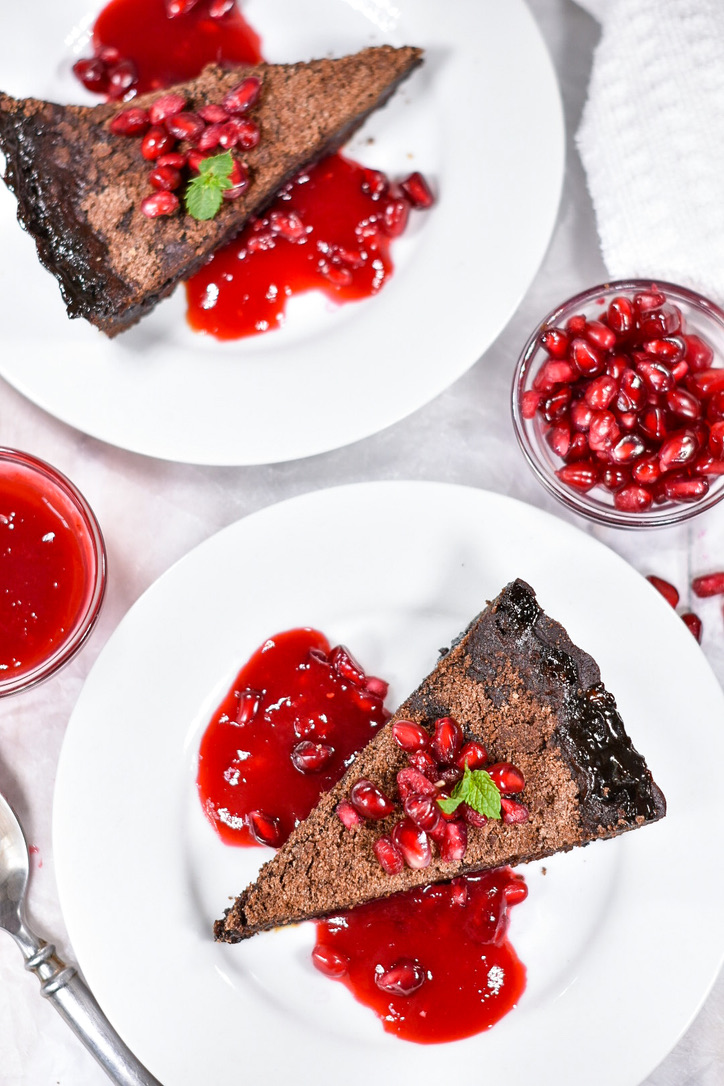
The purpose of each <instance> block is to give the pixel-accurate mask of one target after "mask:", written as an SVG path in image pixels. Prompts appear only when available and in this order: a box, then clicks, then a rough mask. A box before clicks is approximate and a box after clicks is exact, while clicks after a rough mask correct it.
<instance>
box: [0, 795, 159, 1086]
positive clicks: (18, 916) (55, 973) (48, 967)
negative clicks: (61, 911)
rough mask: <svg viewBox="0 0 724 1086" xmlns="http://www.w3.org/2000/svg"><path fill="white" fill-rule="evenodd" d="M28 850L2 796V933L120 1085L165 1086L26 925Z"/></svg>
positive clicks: (75, 977)
mask: <svg viewBox="0 0 724 1086" xmlns="http://www.w3.org/2000/svg"><path fill="white" fill-rule="evenodd" d="M28 868H29V859H28V846H27V844H26V841H25V836H24V834H23V831H22V827H21V825H20V823H19V822H18V820H17V818H16V816H15V814H14V812H13V809H12V807H11V806H10V804H9V803H8V802H7V800H6V799H5V797H4V796H3V795H1V794H0V928H4V929H5V931H8V932H10V934H11V935H12V937H13V938H14V940H15V942H16V943H17V944H18V946H19V947H20V949H21V951H22V952H23V956H24V958H25V968H26V969H29V970H30V971H31V972H33V973H35V975H36V976H37V978H38V980H39V981H40V991H41V993H42V994H43V995H44V996H46V997H47V998H48V999H49V1000H50V1001H51V1002H52V1004H53V1006H54V1007H55V1008H56V1010H57V1011H58V1012H59V1013H60V1014H61V1016H62V1017H63V1018H64V1019H65V1021H66V1022H67V1023H68V1025H69V1026H70V1028H71V1029H72V1030H73V1032H74V1033H75V1034H76V1036H77V1037H79V1038H80V1040H81V1041H82V1042H83V1044H84V1045H85V1046H86V1048H87V1049H88V1051H89V1052H91V1053H92V1054H93V1055H94V1056H95V1058H96V1059H97V1060H98V1062H99V1064H100V1065H101V1067H102V1068H103V1070H104V1071H105V1072H106V1074H107V1075H108V1076H109V1078H111V1079H112V1080H113V1082H116V1083H118V1084H119V1086H161V1084H160V1083H159V1081H158V1079H155V1078H154V1077H153V1075H151V1074H149V1072H148V1071H147V1070H146V1069H145V1067H142V1066H141V1064H140V1063H139V1062H138V1060H137V1059H136V1057H135V1056H134V1055H133V1053H132V1052H131V1050H130V1049H129V1048H127V1047H126V1045H125V1044H124V1043H123V1041H122V1040H121V1038H120V1037H119V1036H118V1034H117V1033H116V1031H115V1030H114V1029H113V1026H112V1025H111V1024H110V1022H109V1021H108V1019H107V1018H106V1016H105V1015H104V1014H103V1011H102V1010H101V1009H100V1007H99V1006H98V1004H97V1003H96V1001H95V998H94V997H93V995H92V993H91V991H90V989H89V988H88V987H87V986H86V985H85V983H84V982H83V981H82V980H81V978H80V977H79V976H78V973H77V972H76V970H75V969H74V968H73V967H72V966H67V965H66V964H65V963H64V962H62V961H61V960H60V958H58V957H57V955H56V953H55V947H54V946H53V944H52V943H46V942H44V941H43V940H42V939H39V938H38V937H37V935H35V934H34V933H33V932H32V931H31V930H30V929H29V928H28V926H27V923H26V921H25V891H26V889H27V884H28Z"/></svg>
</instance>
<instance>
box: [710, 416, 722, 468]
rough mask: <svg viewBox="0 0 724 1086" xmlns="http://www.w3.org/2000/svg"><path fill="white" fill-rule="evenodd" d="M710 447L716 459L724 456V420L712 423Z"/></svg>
mask: <svg viewBox="0 0 724 1086" xmlns="http://www.w3.org/2000/svg"><path fill="white" fill-rule="evenodd" d="M709 449H710V450H711V454H712V456H713V457H715V458H716V459H721V458H722V456H724V421H722V422H715V423H714V424H713V425H712V427H711V429H710V431H709Z"/></svg>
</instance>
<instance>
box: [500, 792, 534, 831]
mask: <svg viewBox="0 0 724 1086" xmlns="http://www.w3.org/2000/svg"><path fill="white" fill-rule="evenodd" d="M500 808H501V811H502V816H501V817H502V819H503V822H505V824H506V826H513V825H515V824H516V823H518V822H527V821H528V808H527V807H526V806H525V804H523V803H519V802H518V801H517V800H515V799H508V797H507V796H501V797H500Z"/></svg>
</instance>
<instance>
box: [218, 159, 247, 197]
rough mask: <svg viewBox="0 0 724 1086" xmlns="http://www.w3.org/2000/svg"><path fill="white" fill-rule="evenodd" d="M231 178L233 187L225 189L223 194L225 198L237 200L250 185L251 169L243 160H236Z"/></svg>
mask: <svg viewBox="0 0 724 1086" xmlns="http://www.w3.org/2000/svg"><path fill="white" fill-rule="evenodd" d="M229 180H230V181H231V188H228V189H224V190H223V192H222V193H221V195H222V197H223V198H224V200H236V199H237V197H239V196H241V194H242V192H246V190H247V189H248V187H249V171H248V170H247V168H246V166H245V165H244V163H243V162H236V161H235V162H234V164H233V166H232V167H231V173H230V174H229Z"/></svg>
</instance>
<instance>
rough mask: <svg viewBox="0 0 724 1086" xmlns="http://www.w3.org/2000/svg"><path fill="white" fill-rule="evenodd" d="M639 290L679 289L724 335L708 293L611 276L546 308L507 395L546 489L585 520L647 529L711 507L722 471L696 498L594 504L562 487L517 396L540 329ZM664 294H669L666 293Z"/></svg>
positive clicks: (723, 486)
mask: <svg viewBox="0 0 724 1086" xmlns="http://www.w3.org/2000/svg"><path fill="white" fill-rule="evenodd" d="M643 290H661V291H662V292H663V293H665V294H667V295H672V300H673V301H674V302H676V300H677V299H676V297H675V296H676V295H678V296H679V299H680V300H683V301H684V302H686V303H688V304H689V305H691V306H692V307H694V308H696V309H697V310H699V311H700V312H703V313H705V314H706V316H707V317H709V318H711V319H712V320H714V321H715V322H716V323H717V324H718V325H719V326H720V328H721V331H722V334H723V335H724V309H722V307H720V306H719V305H717V304H716V302H712V301H711V299H709V298H706V297H705V296H704V295H703V294H699V293H698V292H697V291H695V290H692V289H691V288H689V287H683V286H680V285H679V284H678V283H671V282H669V281H668V280H666V279H656V278H654V277H651V278H648V277H647V278H630V279H610V280H607V281H606V282H603V283H599V284H597V285H596V286H593V287H588V288H586V289H585V290H582V291H579V292H578V293H577V294H574V295H572V296H571V297H570V298H568V299H566V300H565V301H563V302H561V303H560V304H559V305H557V306H556V307H555V309H552V310H551V311H550V312H549V313H548V314H546V316H545V317H543V318H542V319H541V320H540V321H539V322H538V324H537V325H536V327H535V329H534V330H533V332H531V334H530V336H529V337H528V340H527V341H526V344H525V346H524V347H523V349H522V351H521V352H520V355H519V356H518V359H517V361H516V364H515V370H514V372H513V385H512V395H511V414H512V418H513V429H514V432H515V436H516V439H517V441H518V445H519V447H520V449H521V452H522V453H523V456H524V457H525V459H526V461H527V463H528V466H529V467H530V468H531V470H532V471H533V474H534V475H535V476H536V478H537V479H538V481H539V482H540V483H541V484H542V486H543V487H544V488H545V489H546V490H547V491H548V493H549V494H551V495H552V496H553V497H554V498H556V499H557V500H558V501H559V502H561V504H562V505H565V506H566V507H567V508H568V509H570V510H572V511H573V512H574V513H577V514H578V515H579V516H582V517H585V518H586V519H587V520H590V521H595V522H596V523H598V524H605V525H608V526H609V527H614V528H632V529H651V528H667V527H673V526H675V525H677V524H682V523H683V522H684V521H687V520H690V519H691V518H692V517H695V516H698V515H699V514H700V513H704V512H706V511H707V510H708V509H711V508H713V506H715V505H717V504H718V503H719V502H720V501H721V500H722V498H724V476H719V477H718V479H717V483H718V484H719V485H718V486H716V487H711V488H710V489H709V491H708V492H707V493H706V494H705V495H704V496H703V497H702V498H699V499H698V500H697V501H694V502H670V503H668V504H662V505H660V506H657V507H656V508H652V510H651V511H648V510H647V511H645V512H643V513H628V512H625V511H623V510H619V509H616V507H615V506H613V505H612V506H611V507H610V508H609V507H606V506H602V507H600V508H598V507H596V506H594V505H593V504H592V503H591V502H590V501H589V499H588V494H587V492H582V493H580V494H579V493H578V492H577V491H575V490H572V489H570V488H568V487H565V486H564V485H563V484H562V483H560V482H558V480H557V479H556V477H555V475H554V474H553V473H552V472H550V471H549V470H548V468H547V467H546V466H545V465H544V463H543V461H542V459H541V457H540V456H539V454H538V450H537V448H536V444H535V442H534V440H533V439H532V437H531V435H530V432H529V429H530V423H532V421H533V420H530V419H524V418H523V415H522V411H521V405H520V401H521V397H522V393H523V392H524V391H525V388H524V385H525V381H526V379H527V377H528V372H529V366H530V363H531V362H532V361H533V358H534V356H535V354H536V352H537V351H538V349H541V350H542V348H541V346H540V343H539V339H540V335H541V333H542V332H544V331H545V330H546V329H547V328H551V327H555V326H556V323H557V322H558V321H559V320H560V318H561V317H562V316H563V315H564V314H565V315H568V314H569V312H570V311H572V310H574V309H575V308H576V307H577V306H579V305H585V304H590V302H591V301H592V300H595V299H596V298H597V297H600V296H601V295H604V296H605V295H611V294H619V293H620V294H626V293H631V292H635V291H643ZM667 300H669V299H668V297H667Z"/></svg>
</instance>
